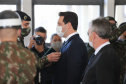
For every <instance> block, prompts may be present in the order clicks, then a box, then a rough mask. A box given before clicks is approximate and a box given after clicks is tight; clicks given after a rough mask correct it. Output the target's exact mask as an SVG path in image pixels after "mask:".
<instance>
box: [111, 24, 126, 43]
mask: <svg viewBox="0 0 126 84" xmlns="http://www.w3.org/2000/svg"><path fill="white" fill-rule="evenodd" d="M124 31H126V24H125V25H122V26H121V27H120V28H117V29H115V30H113V31H112V33H111V36H110V39H109V41H110V42H113V41H114V42H115V41H116V40H117V39H118V38H119V36H120V35H121V34H122V33H123V32H124Z"/></svg>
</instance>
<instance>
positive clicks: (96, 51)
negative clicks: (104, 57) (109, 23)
mask: <svg viewBox="0 0 126 84" xmlns="http://www.w3.org/2000/svg"><path fill="white" fill-rule="evenodd" d="M108 44H110V42H109V41H108V42H105V43H104V44H102V45H101V46H99V47H98V48H97V49H96V50H95V53H94V54H95V55H96V54H97V53H98V52H99V51H100V50H101V49H102V48H103V47H104V46H106V45H108Z"/></svg>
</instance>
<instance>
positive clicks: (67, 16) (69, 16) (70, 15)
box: [59, 12, 78, 30]
mask: <svg viewBox="0 0 126 84" xmlns="http://www.w3.org/2000/svg"><path fill="white" fill-rule="evenodd" d="M59 16H64V19H63V22H64V23H65V24H67V23H68V22H70V23H71V25H72V27H73V29H74V30H77V26H78V16H77V14H76V13H74V12H60V13H59Z"/></svg>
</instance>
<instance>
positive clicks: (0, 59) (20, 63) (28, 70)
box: [0, 10, 36, 84]
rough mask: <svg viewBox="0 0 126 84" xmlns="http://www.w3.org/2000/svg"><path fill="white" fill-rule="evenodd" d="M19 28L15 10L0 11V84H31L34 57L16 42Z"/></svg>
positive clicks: (33, 72)
mask: <svg viewBox="0 0 126 84" xmlns="http://www.w3.org/2000/svg"><path fill="white" fill-rule="evenodd" d="M20 28H21V20H20V19H19V17H18V15H17V14H16V13H15V12H13V11H9V10H7V11H3V12H1V13H0V37H1V42H2V43H1V45H0V84H33V81H34V76H35V74H36V71H35V62H36V58H35V56H34V54H33V53H31V52H30V51H29V50H27V49H25V48H24V47H22V46H21V45H20V44H18V43H17V42H16V41H17V36H18V31H19V29H20Z"/></svg>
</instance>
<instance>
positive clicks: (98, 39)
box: [81, 18, 120, 84]
mask: <svg viewBox="0 0 126 84" xmlns="http://www.w3.org/2000/svg"><path fill="white" fill-rule="evenodd" d="M88 34H89V44H90V46H92V47H93V48H94V49H95V52H94V54H93V55H92V56H91V58H90V60H89V63H88V66H87V67H86V69H85V73H84V77H83V80H82V83H81V84H119V71H120V65H119V58H118V56H117V54H116V52H115V51H114V49H113V48H112V47H111V45H110V42H109V37H110V34H111V25H110V23H109V22H108V21H107V20H106V19H105V18H97V19H95V20H93V21H92V23H91V25H90V28H89V31H88Z"/></svg>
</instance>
